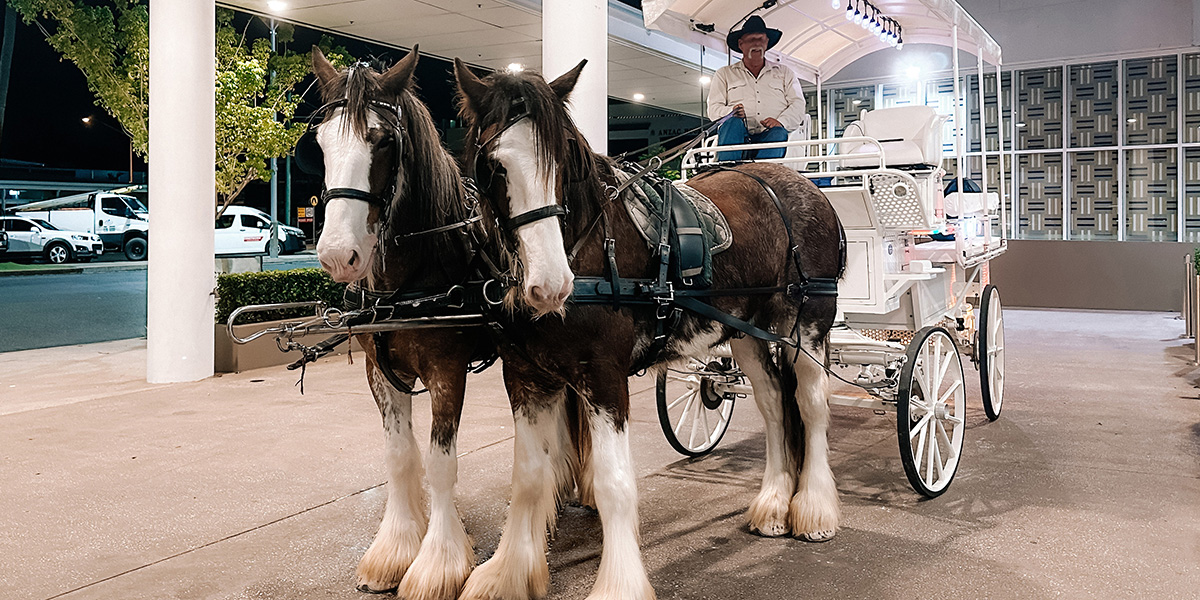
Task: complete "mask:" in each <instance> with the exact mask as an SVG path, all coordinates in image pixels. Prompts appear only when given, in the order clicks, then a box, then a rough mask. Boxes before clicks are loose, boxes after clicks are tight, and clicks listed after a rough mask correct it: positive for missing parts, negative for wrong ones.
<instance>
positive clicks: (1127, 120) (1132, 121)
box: [1125, 117, 1137, 123]
mask: <svg viewBox="0 0 1200 600" xmlns="http://www.w3.org/2000/svg"><path fill="white" fill-rule="evenodd" d="M1125 122H1126V123H1137V117H1129V118H1128V119H1125Z"/></svg>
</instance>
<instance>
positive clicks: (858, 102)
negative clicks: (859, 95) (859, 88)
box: [850, 100, 862, 106]
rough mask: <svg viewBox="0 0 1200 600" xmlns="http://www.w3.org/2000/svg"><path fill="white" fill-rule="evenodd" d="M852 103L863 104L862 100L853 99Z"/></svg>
mask: <svg viewBox="0 0 1200 600" xmlns="http://www.w3.org/2000/svg"><path fill="white" fill-rule="evenodd" d="M850 104H853V105H855V106H858V105H859V104H862V100H851V101H850Z"/></svg>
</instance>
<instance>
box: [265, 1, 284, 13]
mask: <svg viewBox="0 0 1200 600" xmlns="http://www.w3.org/2000/svg"><path fill="white" fill-rule="evenodd" d="M287 7H288V5H287V2H282V1H281V0H271V1H270V2H268V3H267V8H269V9H271V12H282V11H285V10H287Z"/></svg>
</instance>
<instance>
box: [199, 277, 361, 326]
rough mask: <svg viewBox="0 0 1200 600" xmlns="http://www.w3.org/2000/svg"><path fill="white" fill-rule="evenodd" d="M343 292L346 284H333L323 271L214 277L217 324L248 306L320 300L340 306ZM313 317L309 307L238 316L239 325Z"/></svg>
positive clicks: (330, 304)
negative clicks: (215, 279)
mask: <svg viewBox="0 0 1200 600" xmlns="http://www.w3.org/2000/svg"><path fill="white" fill-rule="evenodd" d="M345 291H346V284H344V283H335V282H334V281H333V279H331V278H330V277H329V274H328V273H326V272H325V271H324V270H322V269H292V270H290V271H263V272H261V273H228V274H225V275H221V276H219V277H217V318H216V321H217V322H218V323H225V322H226V321H228V320H229V314H230V313H232V312H233V311H234V310H237V309H238V308H239V307H242V306H249V305H251V304H275V303H280V302H305V301H308V300H323V301H325V304H327V305H329V306H341V304H342V294H343V293H344V292H345ZM313 314H314V313H313V309H312V308H301V309H292V310H273V311H269V312H255V313H250V314H247V315H242V316H240V317H238V325H242V324H245V323H261V322H263V321H274V320H276V319H295V318H304V317H310V316H312V315H313Z"/></svg>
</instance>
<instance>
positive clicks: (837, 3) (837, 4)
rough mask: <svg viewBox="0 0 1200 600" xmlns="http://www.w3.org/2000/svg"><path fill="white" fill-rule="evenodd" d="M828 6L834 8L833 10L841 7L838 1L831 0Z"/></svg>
mask: <svg viewBox="0 0 1200 600" xmlns="http://www.w3.org/2000/svg"><path fill="white" fill-rule="evenodd" d="M829 5H830V6H832V7H834V8H837V7H839V6H841V5H842V3H841V2H839V1H838V0H831V1H830V3H829Z"/></svg>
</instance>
